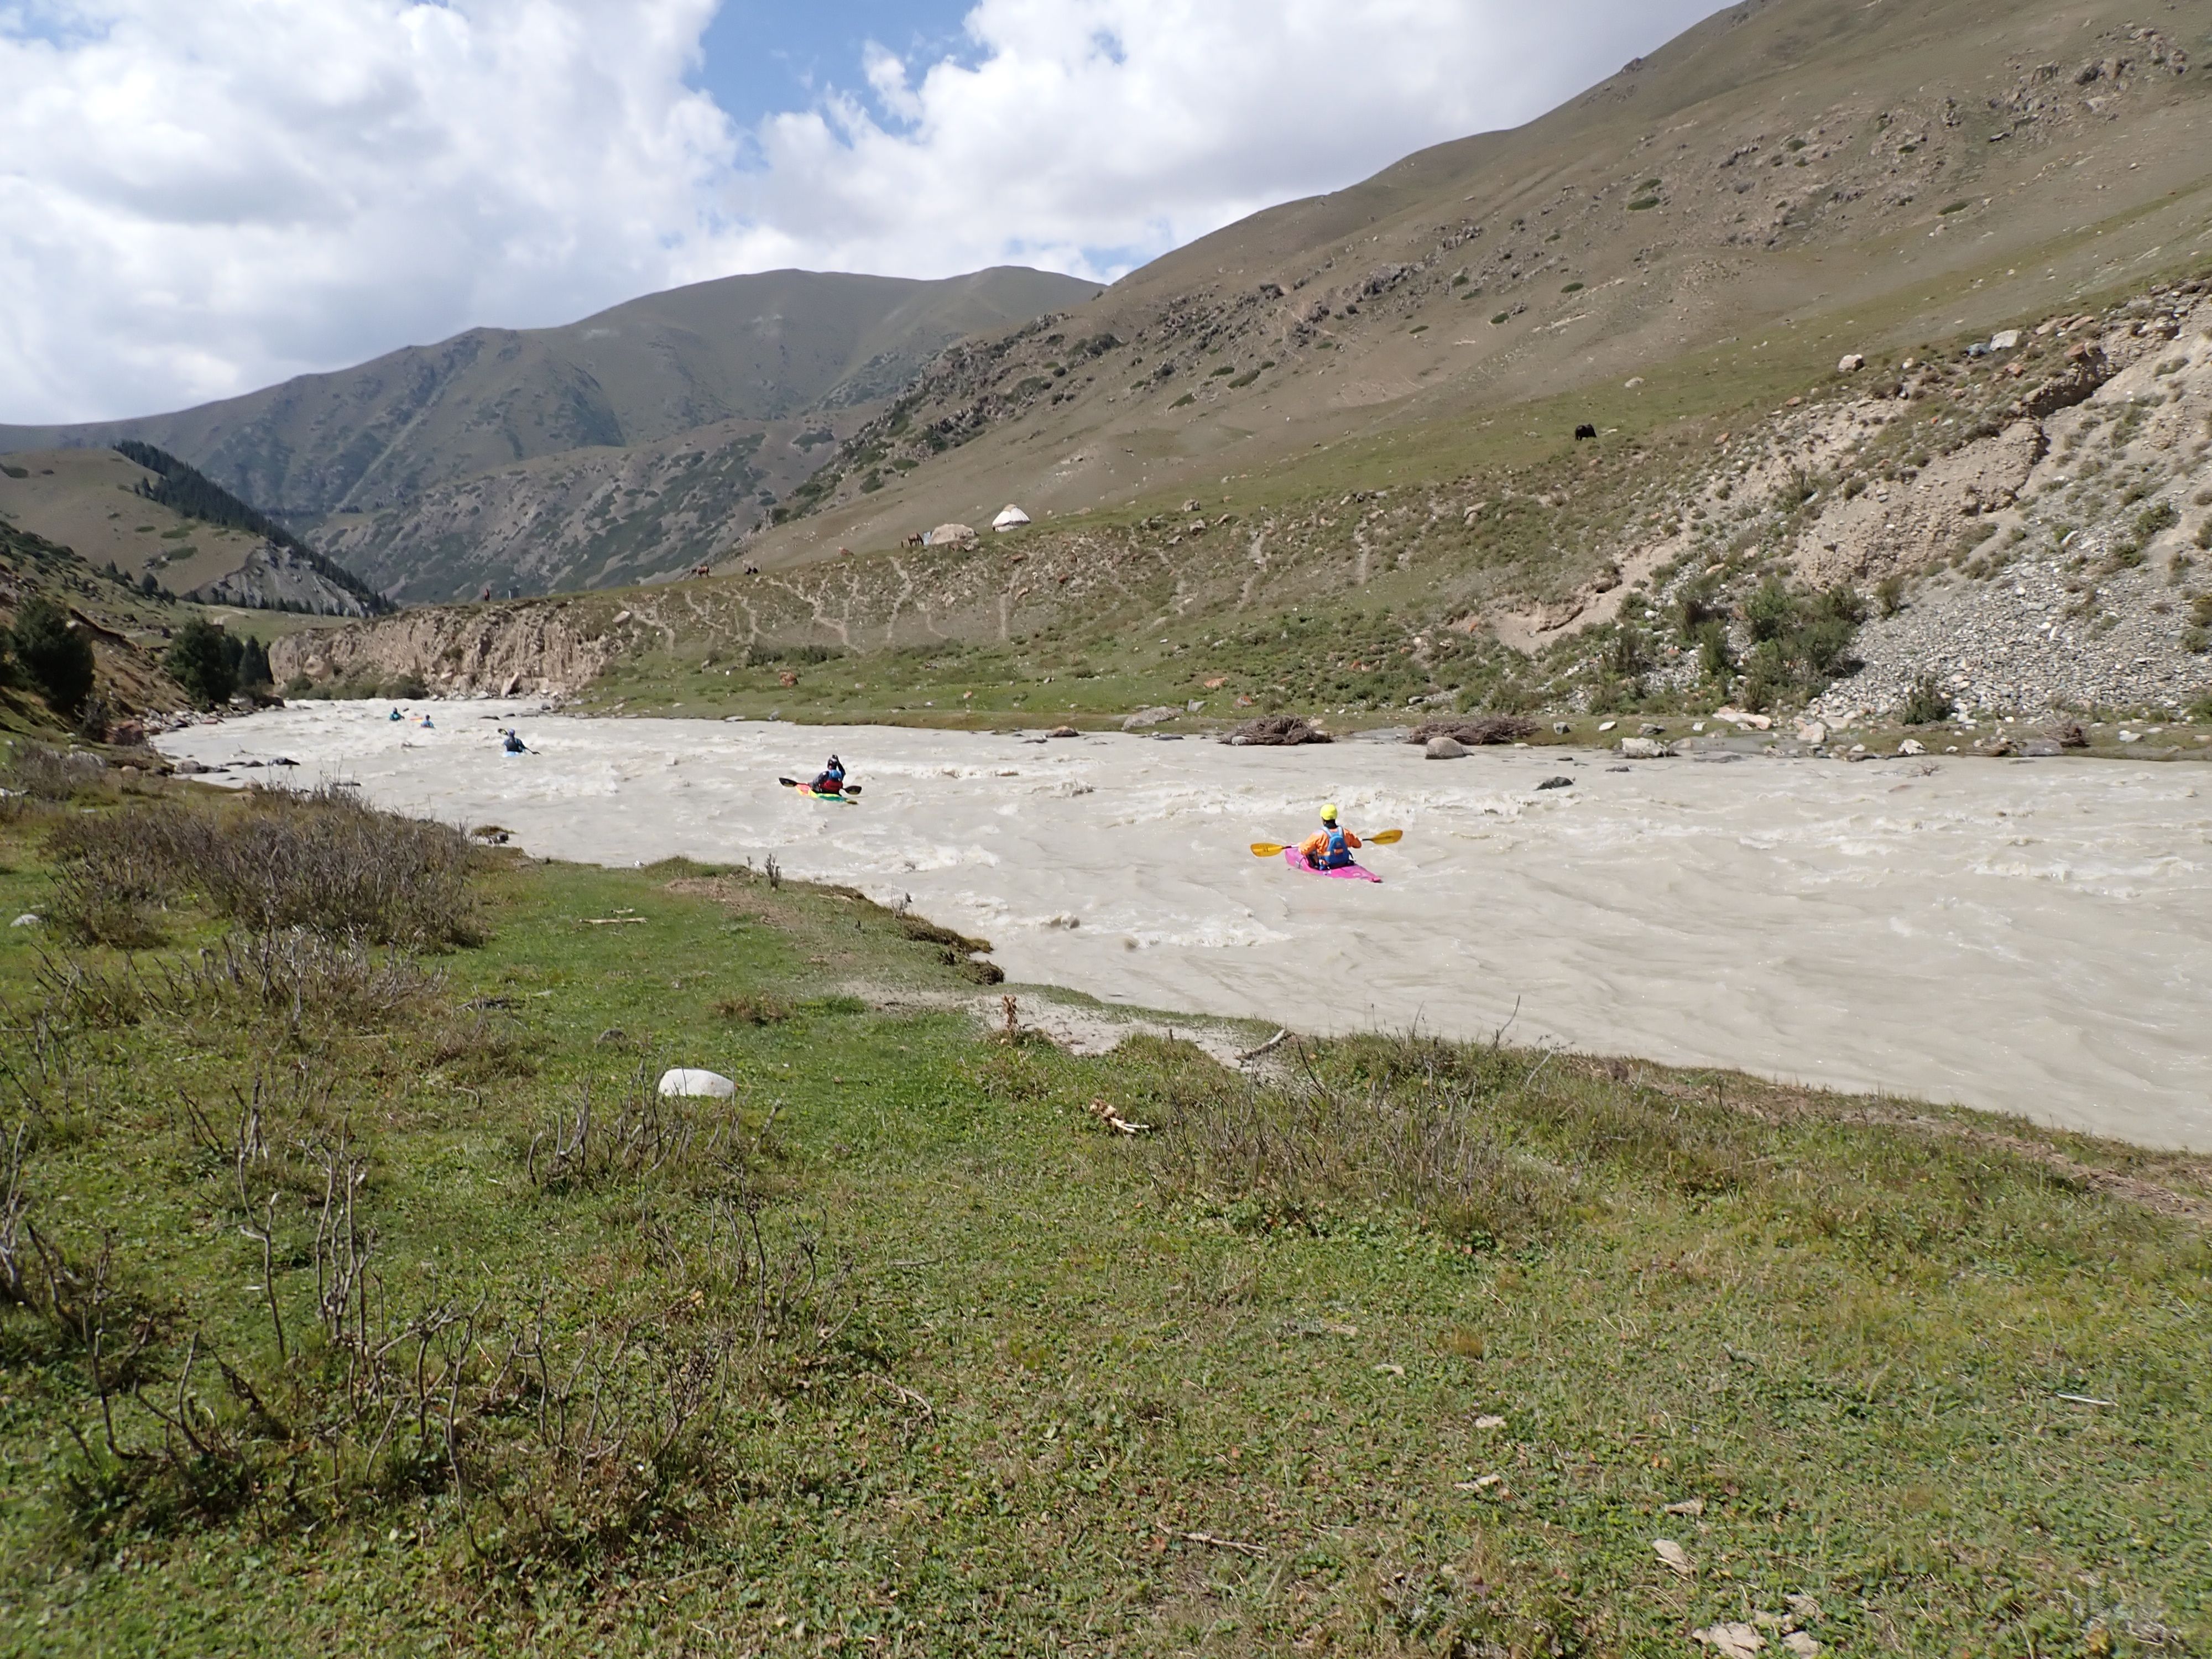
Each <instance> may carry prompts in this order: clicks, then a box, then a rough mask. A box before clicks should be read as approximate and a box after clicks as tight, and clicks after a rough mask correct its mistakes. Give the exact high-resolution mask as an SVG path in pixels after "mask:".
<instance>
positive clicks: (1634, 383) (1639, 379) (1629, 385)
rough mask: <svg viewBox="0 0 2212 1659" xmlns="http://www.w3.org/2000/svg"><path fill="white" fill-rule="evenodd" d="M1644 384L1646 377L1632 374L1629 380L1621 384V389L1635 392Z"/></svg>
mask: <svg viewBox="0 0 2212 1659" xmlns="http://www.w3.org/2000/svg"><path fill="white" fill-rule="evenodd" d="M1643 384H1644V377H1643V376H1642V375H1641V374H1632V375H1630V376H1629V377H1628V379H1627V380H1624V381H1622V382H1621V389H1622V390H1623V391H1625V392H1633V391H1635V390H1636V388H1637V387H1638V386H1642V385H1643Z"/></svg>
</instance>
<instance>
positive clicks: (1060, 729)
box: [1045, 726, 1083, 738]
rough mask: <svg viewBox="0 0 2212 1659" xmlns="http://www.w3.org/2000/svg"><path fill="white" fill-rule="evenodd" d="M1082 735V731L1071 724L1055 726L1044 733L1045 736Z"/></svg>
mask: <svg viewBox="0 0 2212 1659" xmlns="http://www.w3.org/2000/svg"><path fill="white" fill-rule="evenodd" d="M1082 735H1083V733H1082V732H1079V731H1077V730H1076V729H1075V728H1074V727H1073V726H1054V727H1053V728H1052V730H1051V731H1049V732H1046V733H1045V736H1047V737H1048V738H1079V737H1081V736H1082Z"/></svg>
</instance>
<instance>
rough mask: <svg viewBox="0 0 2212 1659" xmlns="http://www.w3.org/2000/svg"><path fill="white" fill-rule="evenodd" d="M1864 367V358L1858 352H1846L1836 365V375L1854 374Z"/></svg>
mask: <svg viewBox="0 0 2212 1659" xmlns="http://www.w3.org/2000/svg"><path fill="white" fill-rule="evenodd" d="M1865 367H1866V358H1865V357H1864V356H1863V355H1862V354H1861V353H1859V352H1856V351H1851V352H1846V353H1845V354H1844V356H1843V357H1842V358H1841V360H1839V361H1838V362H1837V364H1836V373H1837V374H1857V373H1858V372H1859V371H1860V370H1861V369H1863V368H1865Z"/></svg>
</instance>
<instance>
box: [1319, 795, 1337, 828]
mask: <svg viewBox="0 0 2212 1659" xmlns="http://www.w3.org/2000/svg"><path fill="white" fill-rule="evenodd" d="M1321 821H1322V823H1335V822H1336V803H1335V802H1334V801H1333V800H1325V801H1323V802H1322V804H1321Z"/></svg>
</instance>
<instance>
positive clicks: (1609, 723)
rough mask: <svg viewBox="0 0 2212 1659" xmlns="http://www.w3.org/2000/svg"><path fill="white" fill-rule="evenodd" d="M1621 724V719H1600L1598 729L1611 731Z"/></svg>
mask: <svg viewBox="0 0 2212 1659" xmlns="http://www.w3.org/2000/svg"><path fill="white" fill-rule="evenodd" d="M1618 725H1620V721H1619V720H1600V721H1599V722H1598V723H1597V729H1598V730H1599V731H1601V732H1610V731H1612V730H1613V727H1614V726H1618Z"/></svg>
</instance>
